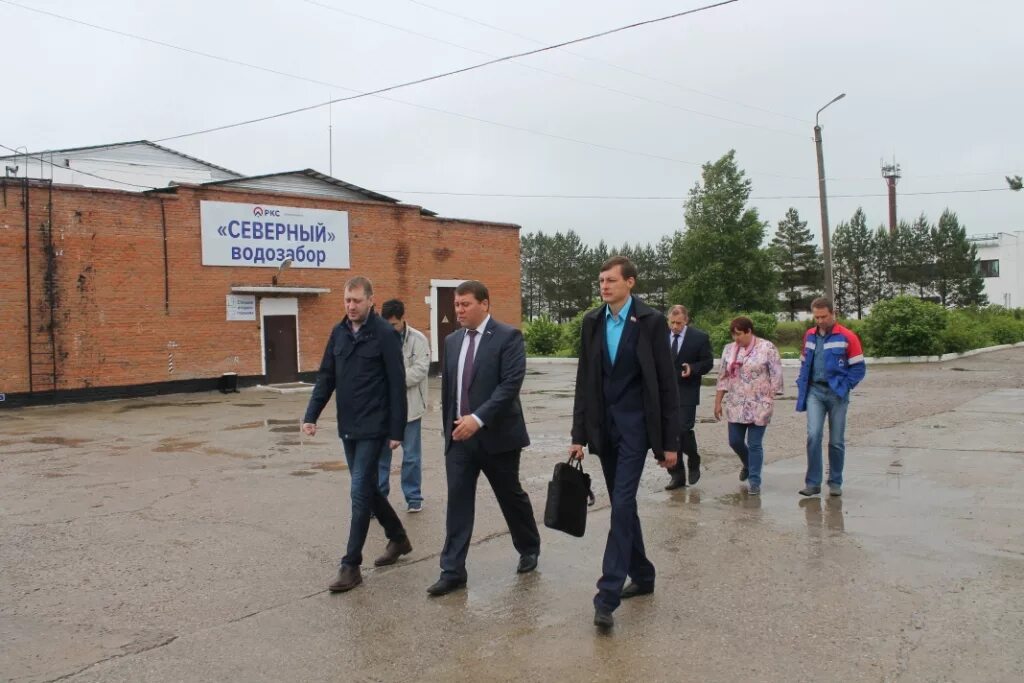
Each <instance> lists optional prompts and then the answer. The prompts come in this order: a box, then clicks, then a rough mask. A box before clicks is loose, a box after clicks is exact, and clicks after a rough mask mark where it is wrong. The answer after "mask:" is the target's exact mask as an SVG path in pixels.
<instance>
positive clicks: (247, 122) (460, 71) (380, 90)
mask: <svg viewBox="0 0 1024 683" xmlns="http://www.w3.org/2000/svg"><path fill="white" fill-rule="evenodd" d="M2 1H4V2H7V1H8V0H2ZM735 2H739V0H721V1H720V2H716V3H713V4H710V5H704V6H702V7H697V8H695V9H690V10H686V11H683V12H676V13H675V14H670V15H667V16H664V17H658V18H656V19H646V20H644V21H638V22H634V23H632V24H627V25H625V26H619V27H616V28H613V29H608V30H606V31H601V32H599V33H594V34H591V35H587V36H583V37H581V38H574V39H572V40H566V41H563V42H561V43H556V44H554V45H548V46H545V47H541V48H537V49H536V50H528V51H526V52H518V53H516V54H512V55H507V56H504V57H498V58H496V59H490V60H488V61H486V62H480V63H479V64H473V65H470V66H466V67H462V68H459V69H453V70H451V71H445V72H443V73H439V74H434V75H432V76H426V77H424V78H417V79H415V80H412V81H406V82H404V83H397V84H395V85H389V86H386V87H383V88H378V89H376V90H370V91H367V92H363V93H359V94H356V95H350V96H348V97H338V98H334V99H331V100H328V101H327V102H321V103H319V104H311V105H307V106H305V107H298V108H296V109H290V110H288V111H283V112H278V113H277V114H269V115H267V116H261V117H259V118H255V119H247V120H245V121H238V122H236V123H228V124H224V125H221V126H214V127H212V128H204V129H202V130H197V131H192V132H189V133H180V134H178V135H171V136H168V137H165V138H158V139H157V140H155V142H167V141H169V140H179V139H181V138H187V137H193V136H196V135H205V134H207V133H213V132H217V131H221V130H227V129H229V128H238V127H241V126H248V125H251V124H253V123H261V122H263V121H270V120H272V119H279V118H282V117H285V116H291V115H293V114H300V113H302V112H306V111H310V110H313V109H319V108H321V107H326V106H328V105H331V104H337V103H338V102H349V101H351V100H357V99H361V98H363V97H369V96H371V95H380V94H381V93H386V92H391V91H393V90H398V89H400V88H408V87H410V86H413V85H421V84H423V83H429V82H431V81H436V80H440V79H442V78H448V77H449V76H456V75H459V74H464V73H468V72H470V71H475V70H477V69H482V68H484V67H488V66H492V65H494V64H499V63H501V62H507V61H510V60H513V59H518V58H521V57H528V56H530V55H535V54H540V53H542V52H549V51H551V50H557V49H558V48H562V47H565V46H567V45H575V44H577V43H583V42H586V41H589V40H594V39H596V38H603V37H605V36H609V35H612V34H615V33H620V32H622V31H628V30H631V29H634V28H639V27H641V26H648V25H651V24H656V23H659V22H664V21H669V20H672V19H678V18H680V17H684V16H688V15H691V14H696V13H698V12H704V11H707V10H710V9H715V8H718V7H722V6H725V5H731V4H733V3H735Z"/></svg>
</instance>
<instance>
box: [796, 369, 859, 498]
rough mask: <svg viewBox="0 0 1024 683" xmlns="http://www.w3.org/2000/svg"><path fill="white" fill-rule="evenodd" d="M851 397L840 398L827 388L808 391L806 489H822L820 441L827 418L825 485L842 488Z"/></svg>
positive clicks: (814, 386)
mask: <svg viewBox="0 0 1024 683" xmlns="http://www.w3.org/2000/svg"><path fill="white" fill-rule="evenodd" d="M849 407H850V395H849V394H847V395H846V396H842V397H841V396H839V394H837V393H836V392H834V391H832V389H830V388H826V387H822V386H818V385H816V384H811V386H810V387H809V389H808V392H807V477H806V479H805V483H806V484H807V485H808V486H821V476H822V475H821V441H822V437H823V436H824V433H825V416H826V415H828V483H829V484H834V485H836V486H842V485H843V464H844V463H845V461H846V410H847V408H849Z"/></svg>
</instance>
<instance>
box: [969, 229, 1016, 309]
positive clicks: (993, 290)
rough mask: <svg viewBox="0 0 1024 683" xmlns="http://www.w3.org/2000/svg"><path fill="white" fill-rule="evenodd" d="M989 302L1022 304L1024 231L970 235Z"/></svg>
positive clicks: (1009, 304)
mask: <svg viewBox="0 0 1024 683" xmlns="http://www.w3.org/2000/svg"><path fill="white" fill-rule="evenodd" d="M968 239H969V240H970V241H971V242H973V243H974V244H975V245H976V246H977V247H978V266H979V268H980V269H981V275H982V277H984V278H985V294H986V296H988V302H989V303H990V304H998V305H1000V306H1005V307H1006V308H1020V307H1024V230H1016V231H1014V232H996V233H991V234H987V235H970V236H968Z"/></svg>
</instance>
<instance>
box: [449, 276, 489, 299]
mask: <svg viewBox="0 0 1024 683" xmlns="http://www.w3.org/2000/svg"><path fill="white" fill-rule="evenodd" d="M455 294H456V295H461V294H472V295H473V298H474V299H476V300H477V301H490V300H491V293H490V292H488V291H487V286H486V285H485V284H484V283H482V282H480V281H479V280H466V281H465V282H463V283H462V284H461V285H459V286H458V287H456V288H455Z"/></svg>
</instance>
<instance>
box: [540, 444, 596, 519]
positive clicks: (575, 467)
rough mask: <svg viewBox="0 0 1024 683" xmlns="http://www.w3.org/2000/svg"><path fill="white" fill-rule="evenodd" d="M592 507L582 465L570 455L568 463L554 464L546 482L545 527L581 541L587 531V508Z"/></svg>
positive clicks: (591, 497)
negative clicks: (552, 472) (552, 473)
mask: <svg viewBox="0 0 1024 683" xmlns="http://www.w3.org/2000/svg"><path fill="white" fill-rule="evenodd" d="M593 504H594V492H593V491H592V490H591V489H590V475H589V474H587V473H585V472H584V471H583V464H582V463H581V462H580V461H579V460H578V459H576V458H574V457H573V456H569V462H560V463H558V464H557V465H555V474H554V475H553V476H552V477H551V481H549V482H548V500H547V504H546V505H545V506H544V526H546V527H548V528H549V529H555V530H557V531H564V532H565V533H567V534H569V535H570V536H577V537H579V538H582V537H583V534H584V533H586V531H587V508H588V507H589V506H591V505H593Z"/></svg>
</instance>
